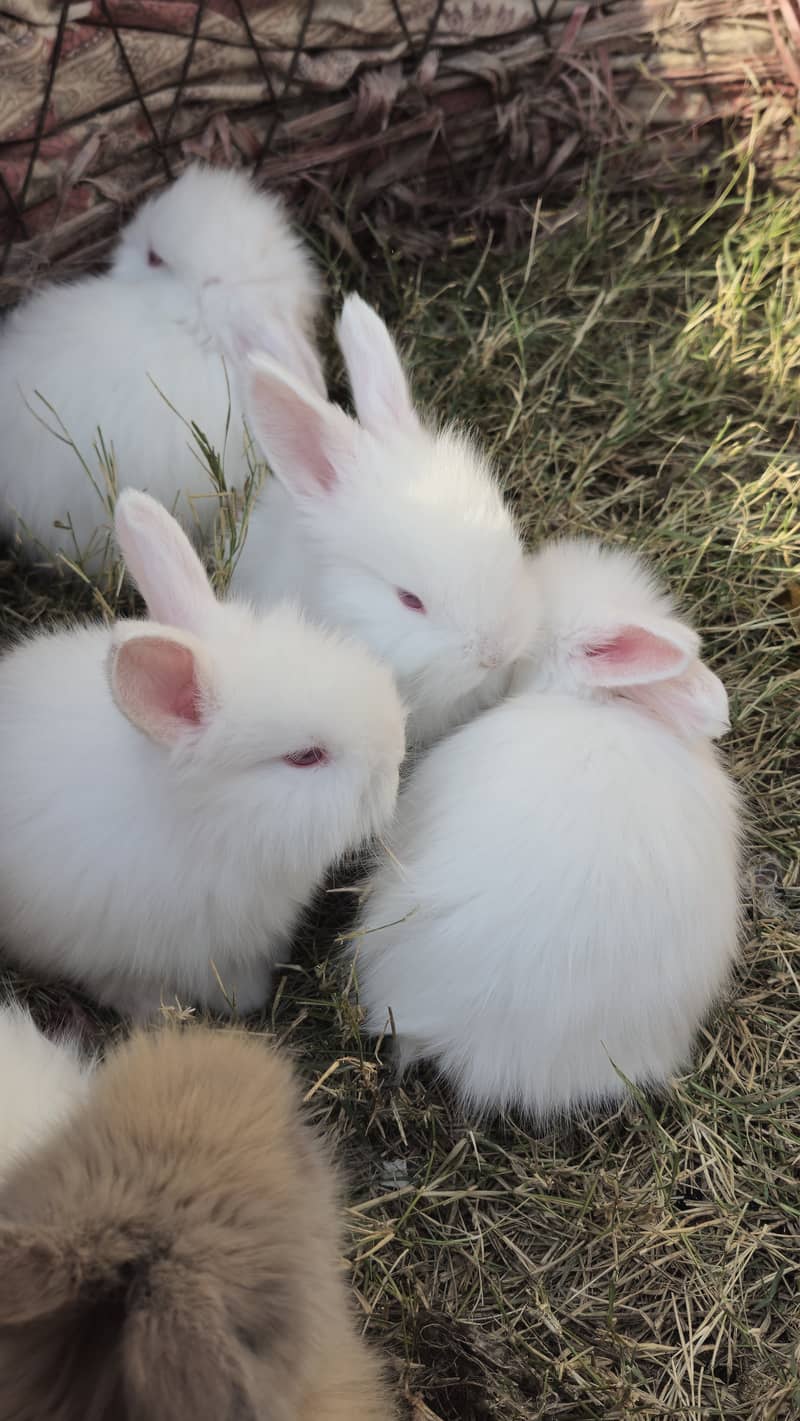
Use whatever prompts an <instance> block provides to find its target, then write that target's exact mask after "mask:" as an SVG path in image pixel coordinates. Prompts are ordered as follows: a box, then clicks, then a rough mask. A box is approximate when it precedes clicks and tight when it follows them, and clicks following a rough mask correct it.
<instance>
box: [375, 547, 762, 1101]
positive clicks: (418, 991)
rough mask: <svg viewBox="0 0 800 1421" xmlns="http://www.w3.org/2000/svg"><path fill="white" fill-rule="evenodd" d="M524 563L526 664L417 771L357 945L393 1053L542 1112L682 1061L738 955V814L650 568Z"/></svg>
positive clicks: (700, 668) (641, 1081)
mask: <svg viewBox="0 0 800 1421" xmlns="http://www.w3.org/2000/svg"><path fill="white" fill-rule="evenodd" d="M530 570H531V580H532V585H533V589H534V590H535V595H536V599H537V604H538V606H539V608H540V612H541V616H542V625H541V630H540V634H539V637H538V639H537V643H536V645H535V646H534V647H533V648H532V650H533V655H532V657H531V658H530V660H529V661H528V662H527V663H526V664H524V667H521V668H520V670H519V672H518V673H516V675H515V680H516V683H517V684H516V690H515V693H514V694H512V696H511V697H510V698H509V699H508V700H507V701H505V702H504V703H503V704H502V705H500V706H497V707H495V708H494V709H492V710H489V711H487V712H486V714H485V715H484V716H482V717H481V718H479V719H478V720H476V721H475V722H474V723H473V724H471V725H469V726H466V727H464V728H463V729H461V730H460V731H458V732H457V733H456V734H454V735H453V736H452V738H450V739H448V740H446V741H444V742H443V743H442V744H440V745H438V746H436V747H435V748H434V749H433V750H432V751H431V752H430V754H429V755H428V757H427V758H426V759H425V760H423V762H422V763H421V765H419V767H418V768H417V770H416V771H415V773H414V774H413V775H412V778H411V781H410V784H409V786H408V789H407V791H406V792H405V793H404V794H403V795H402V796H401V799H400V804H399V807H398V814H397V824H396V828H395V830H394V832H393V834H392V835H391V837H390V840H389V843H390V847H391V856H390V855H389V853H388V852H387V854H386V855H385V856H384V857H383V858H382V860H381V861H380V864H379V866H378V868H377V871H376V873H375V875H374V878H373V881H372V883H371V887H370V890H369V892H368V894H367V898H366V904H365V907H364V909H363V913H362V916H361V920H360V923H359V935H358V936H357V939H356V942H357V947H356V953H357V977H358V987H359V992H360V998H361V1001H362V1003H363V1004H364V1006H365V1007H366V1028H367V1030H368V1031H369V1032H370V1033H379V1032H381V1031H383V1030H384V1028H385V1027H386V1024H387V1020H388V1018H389V1012H390V1011H391V1020H392V1023H393V1029H395V1030H396V1032H397V1036H398V1045H399V1052H400V1057H401V1060H405V1061H409V1060H416V1059H420V1058H423V1057H432V1058H433V1059H434V1060H435V1061H436V1062H437V1063H438V1065H439V1066H440V1068H441V1070H442V1072H443V1073H444V1074H445V1075H446V1076H447V1077H449V1078H450V1079H451V1080H452V1082H453V1083H454V1085H455V1087H456V1089H457V1091H458V1092H459V1093H460V1095H461V1097H462V1098H464V1099H465V1100H466V1101H467V1102H468V1103H469V1104H470V1105H473V1106H477V1107H480V1108H498V1109H502V1108H505V1107H508V1106H516V1107H520V1108H522V1109H523V1110H524V1111H526V1112H528V1113H531V1114H534V1115H543V1116H547V1115H548V1114H550V1113H552V1112H557V1111H561V1110H565V1109H568V1108H569V1107H571V1106H575V1105H578V1104H591V1103H594V1102H599V1101H602V1100H609V1099H612V1098H614V1097H619V1096H621V1095H623V1094H624V1091H625V1084H624V1080H623V1076H624V1077H626V1078H627V1079H628V1080H629V1081H631V1082H634V1083H636V1084H637V1085H639V1086H641V1087H644V1088H647V1087H651V1086H661V1085H663V1084H664V1083H665V1082H666V1080H667V1078H668V1077H669V1076H670V1074H671V1073H673V1072H675V1071H676V1070H678V1069H680V1067H681V1066H682V1065H683V1064H684V1063H685V1062H686V1060H687V1055H688V1053H689V1050H690V1047H691V1044H692V1039H693V1036H694V1033H695V1031H696V1029H697V1027H698V1025H699V1023H700V1021H701V1019H702V1018H703V1016H704V1015H705V1013H706V1012H707V1011H708V1009H709V1008H710V1007H711V1005H712V1004H713V1003H714V1001H715V999H716V998H717V997H718V995H719V993H720V992H721V991H722V989H723V988H724V985H725V982H726V979H727V977H728V973H729V970H730V967H731V964H732V961H733V958H734V954H735V950H736V938H737V920H738V896H737V853H738V837H739V818H738V808H737V795H736V791H735V789H734V787H733V785H732V784H731V782H730V780H729V778H728V776H727V775H726V773H725V772H724V771H723V769H722V768H721V767H720V765H719V764H718V762H717V759H716V756H715V752H714V750H713V747H712V746H711V744H710V743H709V740H710V738H712V737H714V736H717V735H719V734H721V733H722V732H723V731H724V730H725V729H726V728H727V723H728V721H727V697H726V694H725V691H724V689H723V687H722V685H721V683H720V681H719V680H718V679H717V677H716V676H714V675H713V674H712V672H711V671H709V670H708V669H707V668H706V667H705V666H704V665H703V664H702V662H700V661H699V660H698V648H699V642H698V638H697V636H696V635H695V633H694V632H693V631H691V630H690V629H689V627H687V626H686V625H685V623H683V622H682V621H680V620H678V619H677V618H676V616H675V614H674V610H673V607H672V605H671V603H670V602H669V600H668V598H667V597H666V596H664V595H663V594H662V593H660V592H659V591H658V590H657V589H656V587H655V585H654V583H653V582H652V580H651V577H650V575H649V574H648V572H647V571H646V569H645V568H644V567H643V566H642V565H641V564H640V563H639V562H638V561H636V560H635V559H634V558H633V557H631V556H630V555H628V554H626V553H622V552H617V551H607V550H604V549H603V548H601V547H599V546H598V545H596V544H593V543H591V542H585V543H580V542H578V543H565V544H561V545H554V546H550V547H548V548H546V549H545V550H544V551H542V552H541V553H540V554H539V555H537V556H536V557H534V558H532V559H531V568H530ZM362 934H363V935H362ZM620 1073H622V1074H620Z"/></svg>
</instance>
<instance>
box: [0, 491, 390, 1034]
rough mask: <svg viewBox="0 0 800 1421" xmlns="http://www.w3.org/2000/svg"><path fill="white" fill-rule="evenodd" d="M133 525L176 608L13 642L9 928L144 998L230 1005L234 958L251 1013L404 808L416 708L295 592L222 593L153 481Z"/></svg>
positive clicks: (152, 590)
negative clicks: (282, 597)
mask: <svg viewBox="0 0 800 1421" xmlns="http://www.w3.org/2000/svg"><path fill="white" fill-rule="evenodd" d="M116 529H117V537H118V540H119V544H120V547H121V550H122V553H123V556H124V558H125V561H126V563H127V566H128V570H129V572H130V573H131V575H132V576H133V577H134V579H135V581H136V582H137V584H138V586H139V588H140V590H141V592H142V593H143V595H144V597H145V600H146V602H147V605H148V608H149V611H150V613H151V616H152V617H153V618H154V619H155V620H154V621H153V622H137V621H129V622H118V623H117V624H116V625H115V627H114V628H113V629H112V630H109V629H108V628H106V627H102V626H84V627H81V628H79V629H78V630H74V631H59V632H56V633H54V634H52V635H42V636H38V637H35V638H33V639H32V640H30V641H28V642H27V643H23V644H22V645H21V646H19V647H18V648H17V649H16V650H14V651H12V652H11V653H10V654H9V655H8V656H7V657H5V658H4V659H3V660H2V661H0V781H1V782H2V784H3V813H2V815H0V938H2V939H3V941H4V942H5V944H6V946H7V947H8V949H9V951H10V952H11V953H12V954H13V956H14V957H16V958H17V959H18V960H19V961H20V962H22V963H24V964H26V965H27V966H32V967H35V968H38V969H40V970H41V971H43V972H48V973H50V974H54V973H60V974H63V975H64V976H65V977H71V978H73V979H76V980H77V981H80V982H81V983H83V984H84V985H85V987H86V988H87V989H88V990H90V991H92V992H93V993H94V995H95V996H96V998H97V999H98V1000H100V1001H103V1002H107V1003H108V1004H110V1005H111V1006H114V1007H116V1008H117V1009H118V1010H120V1011H123V1012H125V1011H129V1012H131V1013H132V1014H133V1015H135V1016H139V1015H147V1014H149V1013H150V1012H152V1011H153V1010H154V1009H156V1008H157V1007H158V1003H159V1000H160V998H161V996H162V993H163V995H164V999H165V1000H171V999H173V994H177V995H178V997H179V999H180V1000H182V1001H196V1002H199V1003H201V1004H205V1003H212V1004H216V1005H221V1004H222V1002H221V994H220V992H219V988H218V987H217V986H216V979H215V974H214V968H212V967H211V965H210V963H211V962H212V961H213V964H214V966H215V968H216V970H217V972H218V973H219V977H220V978H221V980H222V983H223V985H224V988H225V990H226V992H227V993H228V995H229V996H231V997H233V998H235V1006H236V1007H237V1008H238V1009H239V1010H240V1011H243V1012H246V1011H249V1010H253V1009H254V1008H256V1007H258V1006H259V1005H261V1004H262V1003H263V1002H264V1000H265V998H266V996H267V992H268V986H269V977H270V963H271V962H274V960H275V958H276V957H278V956H279V955H280V953H281V952H282V951H284V950H285V948H286V945H287V943H288V940H289V938H290V935H291V933H292V930H293V928H294V926H295V923H296V921H297V918H298V915H299V913H300V910H301V909H302V907H303V905H304V904H305V903H307V902H308V900H309V898H310V896H311V895H312V894H313V892H314V890H315V888H316V887H317V886H318V884H319V883H320V880H321V879H322V877H323V875H324V873H325V871H326V869H327V868H328V867H329V866H330V865H331V863H332V862H333V861H334V860H335V859H336V858H337V857H338V856H339V855H340V854H342V853H344V852H345V851H346V850H348V849H350V848H352V847H354V846H355V845H357V844H359V843H360V842H361V841H362V840H363V839H364V838H365V837H367V836H368V835H369V834H371V833H373V832H374V831H376V830H378V829H380V828H382V827H383V826H384V825H385V823H386V822H387V820H388V819H389V817H390V816H391V813H392V810H393V807H394V801H395V796H396V793H397V782H398V768H399V764H400V761H401V759H402V756H403V751H404V737H403V711H402V707H401V704H400V701H399V699H398V696H397V692H396V690H395V687H394V683H393V681H392V678H391V674H390V672H389V670H388V668H387V667H384V666H383V665H381V664H380V663H379V662H376V661H374V660H373V659H372V658H371V657H370V655H369V654H368V653H367V652H366V651H365V650H362V648H361V647H359V646H356V645H354V644H352V643H348V642H346V641H344V640H343V639H342V638H341V637H340V636H339V635H337V634H336V633H332V632H326V631H323V630H321V629H319V628H316V627H313V626H311V625H308V624H306V623H305V622H304V621H303V619H302V617H301V616H300V615H299V614H298V613H297V612H296V611H295V610H294V609H293V608H291V607H289V606H280V607H276V608H274V609H272V610H271V611H269V612H266V613H262V614H260V615H259V614H257V613H254V612H253V610H252V608H250V607H249V606H248V605H246V604H243V603H237V602H227V603H224V604H223V603H220V602H218V601H217V600H216V599H215V597H214V594H213V592H212V590H211V587H210V586H209V583H208V579H207V577H206V574H205V572H204V570H203V568H202V566H201V564H200V562H199V560H198V558H197V556H196V554H195V552H194V550H193V549H192V547H191V545H190V543H189V541H188V539H187V538H186V535H185V534H184V533H183V532H182V531H181V529H180V528H179V526H178V524H177V523H176V522H175V520H174V519H173V518H170V517H169V515H168V514H167V513H166V511H165V510H164V509H163V508H162V507H161V505H160V504H158V503H156V502H155V501H154V500H153V499H151V498H150V497H149V496H148V495H147V494H143V493H138V492H135V491H134V490H127V491H126V492H125V493H124V494H123V495H122V496H121V497H120V499H119V502H118V505H117V517H116ZM109 683H110V688H109Z"/></svg>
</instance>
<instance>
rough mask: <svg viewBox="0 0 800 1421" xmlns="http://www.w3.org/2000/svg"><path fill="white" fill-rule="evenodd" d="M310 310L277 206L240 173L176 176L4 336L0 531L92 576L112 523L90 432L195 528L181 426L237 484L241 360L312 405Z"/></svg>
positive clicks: (201, 505)
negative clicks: (98, 269)
mask: <svg viewBox="0 0 800 1421" xmlns="http://www.w3.org/2000/svg"><path fill="white" fill-rule="evenodd" d="M318 303H319V286H318V281H317V277H316V274H315V272H314V270H313V267H312V265H311V262H310V260H309V257H308V255H307V254H306V251H305V249H304V248H303V246H302V245H301V243H300V241H299V240H298V238H297V236H296V235H295V234H294V232H293V231H292V229H291V227H290V226H289V223H288V220H287V218H286V214H285V212H284V208H283V205H282V203H281V202H280V201H279V199H278V198H276V197H274V196H272V195H271V194H269V193H263V192H258V191H257V190H256V188H255V187H253V185H252V184H251V183H250V182H249V181H248V179H247V178H246V177H245V176H244V174H242V173H238V172H234V171H226V170H223V169H213V168H203V167H192V168H190V169H188V170H187V172H185V173H184V174H183V176H182V177H180V178H179V179H178V181H177V182H176V183H174V184H173V185H172V186H171V187H168V188H166V189H165V190H164V191H163V192H160V193H158V194H157V195H156V196H155V197H152V198H150V199H149V200H148V201H147V202H145V203H144V205H143V206H142V207H141V208H140V210H139V211H138V212H137V213H136V215H135V217H134V218H133V220H132V221H131V223H130V224H129V226H128V227H126V228H125V230H124V231H123V233H122V236H121V238H120V241H119V245H118V247H117V251H116V254H115V256H114V259H113V263H112V266H111V270H110V271H108V272H107V273H106V274H105V275H102V276H88V277H85V278H83V279H82V280H80V281H75V282H71V283H68V284H65V285H53V286H48V287H46V288H45V289H44V290H42V291H39V292H37V293H36V294H35V295H33V296H32V297H31V298H30V299H29V300H27V301H25V302H24V303H23V304H22V305H21V306H19V307H18V308H17V309H16V310H15V311H13V312H12V313H11V315H10V316H9V317H8V318H7V320H6V321H5V322H4V324H3V326H2V330H1V331H0V427H2V430H3V439H2V448H1V449H0V523H4V524H5V525H6V526H7V527H13V526H15V518H16V519H18V520H19V522H18V524H17V525H16V526H19V527H20V529H21V531H22V532H23V534H24V533H25V532H26V531H27V533H28V534H29V535H30V537H31V538H33V539H36V540H38V541H39V542H41V543H42V544H44V545H45V546H46V547H48V548H51V549H53V550H54V551H58V550H60V551H62V552H64V553H65V554H66V556H67V557H69V558H72V559H76V558H78V559H82V561H83V564H84V566H85V567H86V568H87V569H89V570H96V568H97V567H98V566H99V565H100V564H101V563H102V560H103V557H104V553H105V548H106V544H107V541H108V537H109V524H110V514H109V493H108V490H107V489H106V487H105V483H104V476H103V473H102V472H101V470H100V467H99V463H98V461H97V460H96V458H95V456H94V455H93V453H92V445H93V443H94V441H95V440H96V438H97V428H98V426H100V428H101V430H102V434H103V438H104V440H105V443H106V445H107V446H113V450H114V455H115V459H116V467H117V473H118V478H119V484H120V487H125V486H126V485H133V486H134V487H136V488H143V487H147V488H148V489H149V491H150V492H151V493H152V494H154V495H155V496H156V497H157V498H159V499H160V500H161V501H162V502H163V503H165V504H167V505H168V506H169V507H170V508H172V507H173V506H175V507H176V508H177V511H178V512H179V514H180V516H181V518H182V520H183V521H184V522H186V523H187V524H188V523H191V521H192V512H191V509H190V507H189V504H188V503H187V502H185V501H183V500H181V499H180V497H179V496H180V495H181V494H193V495H194V494H196V495H198V497H197V499H196V500H195V501H194V511H195V515H196V516H197V518H198V519H199V521H200V523H201V525H203V526H207V525H208V524H209V522H210V520H211V518H212V517H213V514H214V512H215V511H216V507H217V501H216V494H215V493H214V491H213V490H212V486H211V482H210V480H209V477H208V474H207V473H206V472H205V471H204V469H203V468H202V467H201V465H200V463H199V462H198V456H197V451H196V448H195V446H194V444H193V441H192V435H191V433H190V431H189V430H188V429H187V428H186V426H185V424H184V423H183V420H188V421H192V420H194V421H196V422H197V424H198V425H199V427H200V428H201V430H202V431H203V433H204V434H205V435H206V436H207V437H208V439H209V440H210V441H211V443H212V445H213V446H214V447H215V448H216V450H217V451H218V452H219V453H221V452H222V451H223V448H225V453H226V473H227V478H228V482H229V484H231V485H233V486H239V485H241V483H242V482H243V480H244V477H245V475H246V473H247V459H246V449H245V436H244V427H243V423H242V413H241V404H240V400H239V393H238V388H237V382H236V377H235V372H236V367H237V361H238V359H239V358H240V357H241V355H242V353H243V352H244V351H247V350H253V349H257V350H261V351H266V352H267V353H268V354H269V355H272V356H274V357H275V358H276V359H278V360H279V361H281V363H282V364H284V365H286V366H287V367H288V368H289V369H290V370H293V371H294V373H295V374H296V375H298V376H300V377H301V378H303V379H304V380H307V381H309V383H310V384H311V386H312V387H313V388H314V389H315V390H316V391H317V393H318V395H319V396H320V397H324V394H325V384H324V381H323V377H322V372H321V369H320V366H319V361H318V359H317V356H316V354H315V351H314V349H313V346H312V345H311V343H310V342H311V339H312V331H313V320H314V317H315V314H316V311H317V307H318ZM223 357H227V362H228V376H229V379H230V392H229V390H228V379H227V378H226V368H225V363H224V361H223ZM156 387H157V388H156ZM159 392H161V393H159ZM37 394H39V395H41V396H42V397H43V398H44V400H46V401H47V403H48V404H49V405H50V406H52V409H53V411H54V413H53V412H51V411H50V410H49V409H48V408H47V407H46V406H45V405H43V404H42V403H41V401H40V400H39V399H38V398H37ZM162 396H165V397H166V399H168V400H169V401H170V403H171V404H172V405H173V406H174V409H170V408H169V406H168V405H167V404H166V403H165V400H164V398H163V397H162ZM175 411H177V413H175ZM229 412H230V429H229V430H226V424H227V420H228V415H229ZM179 416H182V417H183V419H181V418H180V417H179ZM42 421H44V423H43V422H42ZM59 421H60V423H61V425H63V428H64V430H66V431H67V432H68V434H69V436H70V437H71V438H72V440H74V442H75V444H76V445H77V447H78V449H79V450H80V452H81V455H82V456H83V458H84V459H85V460H86V462H87V464H88V466H89V469H90V470H91V474H92V478H91V479H90V477H89V474H87V472H86V469H84V468H83V467H82V465H81V462H80V460H79V458H78V457H77V455H76V453H75V450H74V449H73V448H71V447H70V445H69V443H67V442H66V441H65V439H64V438H59V437H56V435H54V434H53V433H51V432H50V431H49V430H48V429H47V428H46V427H45V425H49V426H50V428H51V429H56V430H59ZM92 479H94V481H95V484H96V485H97V486H96V487H93V485H92ZM57 523H64V524H66V523H69V524H70V525H71V526H70V527H65V528H59V527H56V526H54V525H55V524H57ZM96 530H97V532H96Z"/></svg>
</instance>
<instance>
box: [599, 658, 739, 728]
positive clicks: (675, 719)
mask: <svg viewBox="0 0 800 1421" xmlns="http://www.w3.org/2000/svg"><path fill="white" fill-rule="evenodd" d="M624 694H625V696H626V698H628V699H631V700H634V701H636V703H637V704H638V705H642V706H644V707H645V709H646V710H649V711H651V712H652V713H653V715H657V716H658V717H659V719H660V720H663V721H664V723H665V724H666V725H669V726H670V727H671V728H672V729H673V730H675V731H677V732H678V734H679V735H683V736H686V737H687V738H688V739H690V740H694V739H704V740H718V739H719V738H720V736H722V735H725V734H726V733H727V731H729V730H730V728H731V723H730V718H729V714H728V693H727V691H726V690H725V687H724V686H723V684H722V682H721V681H720V679H719V677H718V676H715V675H714V672H713V671H709V669H708V667H707V666H705V665H704V664H703V662H702V661H697V660H695V661H692V662H690V664H689V667H688V670H686V671H685V672H684V673H683V675H682V676H674V677H673V678H672V679H671V680H669V681H656V682H653V683H652V684H651V685H649V686H632V687H631V688H630V690H626V691H625V692H624Z"/></svg>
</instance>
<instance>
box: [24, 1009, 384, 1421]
mask: <svg viewBox="0 0 800 1421" xmlns="http://www.w3.org/2000/svg"><path fill="white" fill-rule="evenodd" d="M335 1193H336V1191H335V1184H334V1177H333V1175H332V1172H331V1170H330V1167H329V1166H328V1164H327V1161H326V1160H325V1159H324V1156H323V1154H322V1152H321V1149H320V1146H319V1145H318V1143H317V1141H316V1139H315V1138H314V1136H313V1135H312V1133H311V1132H310V1131H309V1129H308V1127H307V1126H305V1125H304V1124H303V1123H302V1121H301V1119H300V1115H299V1112H298V1099H297V1093H296V1090H295V1086H294V1082H293V1079H292V1073H291V1070H290V1068H289V1067H288V1065H287V1064H286V1063H285V1062H284V1061H282V1060H281V1059H280V1058H279V1057H278V1056H277V1055H276V1054H275V1053H274V1052H273V1051H271V1050H269V1049H267V1048H266V1047H265V1046H264V1045H263V1043H261V1042H259V1041H257V1040H253V1039H246V1038H244V1037H243V1036H241V1035H239V1034H238V1033H234V1032H232V1031H211V1030H206V1029H203V1028H197V1027H193V1028H191V1029H189V1030H184V1031H180V1030H178V1029H166V1030H163V1031H160V1032H157V1033H154V1034H151V1035H148V1034H140V1035H138V1036H135V1037H134V1038H133V1039H132V1040H131V1041H130V1042H128V1043H127V1044H126V1045H125V1046H123V1047H122V1048H121V1049H120V1050H118V1051H117V1052H115V1053H114V1055H113V1056H112V1057H111V1059H110V1061H109V1062H108V1064H107V1065H106V1066H104V1067H103V1068H102V1069H101V1071H100V1072H99V1074H98V1076H97V1079H96V1083H95V1086H94V1088H93V1092H92V1095H91V1097H90V1100H89V1102H88V1104H87V1105H86V1107H85V1108H84V1109H83V1111H82V1113H81V1114H80V1115H79V1116H77V1117H75V1118H74V1119H73V1120H71V1121H70V1123H69V1124H68V1125H67V1126H66V1127H65V1128H64V1129H63V1130H62V1131H61V1132H60V1133H59V1134H58V1135H57V1136H54V1137H51V1139H50V1140H49V1141H48V1143H47V1144H46V1145H44V1146H43V1147H41V1148H40V1149H39V1150H38V1151H37V1152H36V1153H35V1154H32V1155H31V1156H30V1158H29V1159H28V1160H26V1161H25V1162H24V1163H22V1164H21V1165H20V1166H19V1167H18V1168H17V1170H16V1171H15V1172H14V1173H13V1174H12V1175H11V1176H10V1178H9V1180H8V1182H7V1183H6V1185H5V1187H4V1188H3V1190H2V1192H1V1193H0V1421H182V1418H184V1417H185V1418H186V1419H187V1421H388V1418H390V1417H391V1415H392V1406H391V1403H390V1402H389V1399H388V1395H387V1393H386V1391H385V1389H384V1386H383V1383H382V1381H381V1378H380V1372H379V1367H378V1364H377V1362H376V1361H375V1360H374V1359H373V1357H372V1355H371V1353H370V1352H369V1350H368V1349H367V1347H366V1346H365V1344H364V1343H363V1342H362V1340H361V1338H360V1337H359V1336H358V1335H357V1333H356V1330H355V1327H354V1324H353V1321H352V1320H351V1316H350V1310H349V1302H348V1299H347V1297H346V1290H345V1287H344V1283H343V1279H342V1275H341V1271H340V1268H339V1263H338V1229H337V1207H336V1197H335Z"/></svg>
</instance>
